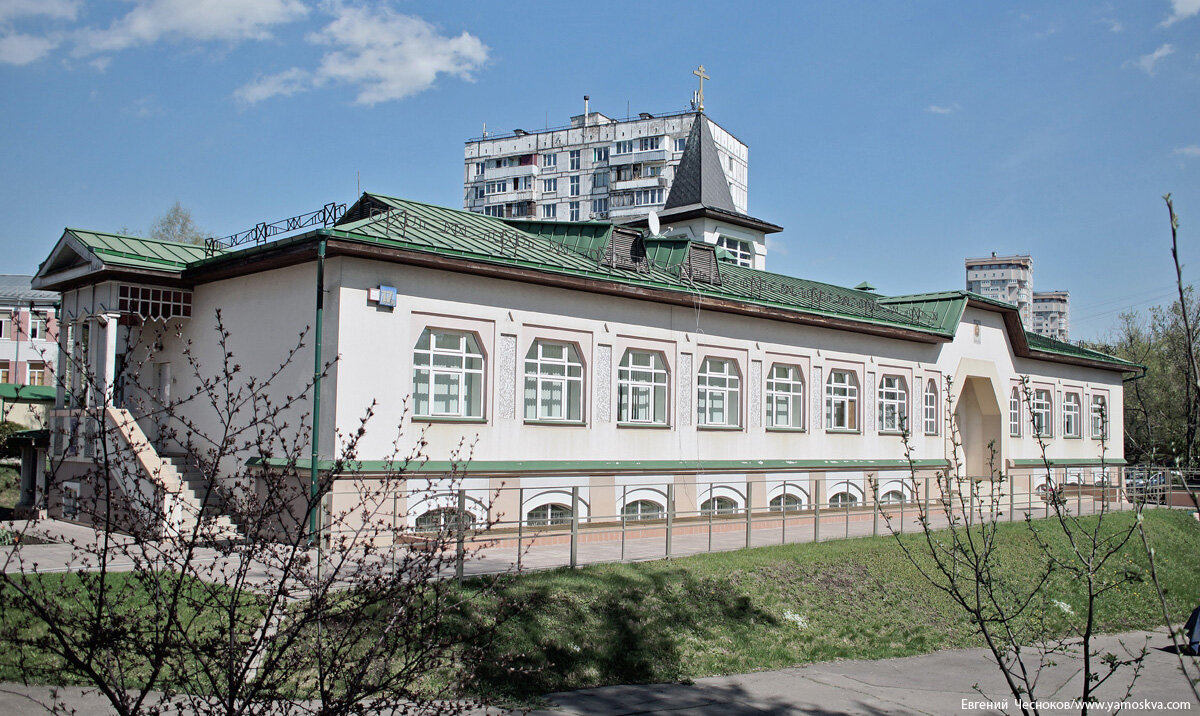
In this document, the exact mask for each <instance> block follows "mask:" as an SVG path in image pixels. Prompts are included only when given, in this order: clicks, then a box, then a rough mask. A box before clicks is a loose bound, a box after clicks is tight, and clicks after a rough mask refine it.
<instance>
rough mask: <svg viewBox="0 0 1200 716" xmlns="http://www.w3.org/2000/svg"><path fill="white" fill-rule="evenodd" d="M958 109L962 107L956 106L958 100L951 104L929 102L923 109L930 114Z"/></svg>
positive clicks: (952, 112) (953, 111)
mask: <svg viewBox="0 0 1200 716" xmlns="http://www.w3.org/2000/svg"><path fill="white" fill-rule="evenodd" d="M960 109H962V107H960V106H958V102H954V103H953V104H942V105H938V104H931V105H929V106H928V107H926V108H925V111H926V112H929V113H930V114H954V113H955V112H957V111H958V110H960Z"/></svg>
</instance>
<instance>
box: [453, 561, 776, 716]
mask: <svg viewBox="0 0 1200 716" xmlns="http://www.w3.org/2000/svg"><path fill="white" fill-rule="evenodd" d="M501 591H502V594H503V598H504V599H505V600H508V601H509V603H510V604H512V605H515V606H516V607H517V608H516V609H515V610H514V612H515V614H514V615H513V616H512V617H510V618H509V619H508V620H507V621H506V623H505V624H504V625H503V626H502V627H501V629H500V632H499V634H498V636H497V638H496V640H495V641H494V642H493V643H491V644H489V645H486V646H485V647H484V648H485V658H483V659H481V660H479V661H478V662H476V663H475V664H473V665H471V667H470V668H472V669H473V673H471V674H470V682H471V683H472V684H473V686H474V687H475V688H476V689H477V690H478V691H479V692H481V693H485V694H491V695H498V696H502V697H506V698H516V699H527V698H529V697H534V696H539V695H541V694H545V693H549V692H554V691H563V690H566V689H577V688H587V687H592V686H601V685H605V684H614V683H620V684H645V683H657V682H672V681H678V680H680V679H682V678H684V677H685V669H684V668H683V665H682V650H681V639H689V638H691V639H700V640H706V639H714V637H715V635H716V632H718V631H721V632H724V631H726V630H728V629H729V627H730V626H735V627H736V626H739V625H745V624H749V623H759V624H764V623H765V624H775V623H776V620H775V618H774V617H773V616H772V615H771V614H769V613H766V612H764V611H762V610H760V609H759V608H757V607H755V606H754V605H753V604H752V601H751V598H750V597H749V596H748V595H746V594H745V593H744V592H742V591H741V590H739V589H737V588H736V586H735V585H731V584H730V583H729V582H728V581H726V580H720V579H715V578H711V577H705V576H698V575H696V574H694V573H693V572H690V571H688V570H687V569H685V568H681V567H680V568H670V567H668V568H659V569H653V570H648V569H632V568H630V567H628V566H614V567H611V568H604V569H589V570H582V571H576V572H571V571H569V570H559V571H555V572H549V573H543V574H538V575H528V576H523V577H520V578H516V579H508V580H507V581H506V582H505V583H504V585H503V586H502V589H501ZM473 606H474V610H473V612H472V613H470V614H468V615H466V617H467V618H466V620H465V622H459V623H458V624H457V625H456V626H454V627H452V628H458V629H468V630H470V629H475V628H476V627H477V626H478V625H479V624H480V623H483V622H486V620H488V619H490V618H494V617H495V613H494V612H492V611H491V610H492V609H494V608H496V607H499V606H500V605H499V604H498V603H497V602H496V601H489V602H480V603H476V604H475V605H473ZM714 640H716V639H714Z"/></svg>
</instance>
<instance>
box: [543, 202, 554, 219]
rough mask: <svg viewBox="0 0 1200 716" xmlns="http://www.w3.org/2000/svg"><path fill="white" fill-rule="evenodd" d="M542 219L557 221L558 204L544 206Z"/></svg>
mask: <svg viewBox="0 0 1200 716" xmlns="http://www.w3.org/2000/svg"><path fill="white" fill-rule="evenodd" d="M542 218H543V219H557V218H558V204H542Z"/></svg>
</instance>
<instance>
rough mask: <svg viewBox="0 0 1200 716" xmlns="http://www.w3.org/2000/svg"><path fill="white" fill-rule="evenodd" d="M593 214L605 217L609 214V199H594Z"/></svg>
mask: <svg viewBox="0 0 1200 716" xmlns="http://www.w3.org/2000/svg"><path fill="white" fill-rule="evenodd" d="M592 213H593V214H596V215H600V216H603V215H604V214H607V213H608V199H592Z"/></svg>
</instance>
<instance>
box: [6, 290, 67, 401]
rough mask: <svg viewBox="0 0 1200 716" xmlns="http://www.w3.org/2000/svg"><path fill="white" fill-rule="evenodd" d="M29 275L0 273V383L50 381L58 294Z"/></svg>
mask: <svg viewBox="0 0 1200 716" xmlns="http://www.w3.org/2000/svg"><path fill="white" fill-rule="evenodd" d="M32 281H33V277H32V276H24V275H13V274H7V275H5V274H0V383H14V384H16V385H54V368H55V364H56V363H57V361H58V345H57V344H56V343H55V335H56V334H57V331H58V326H57V323H56V321H55V309H56V307H57V306H58V301H59V296H58V294H57V293H55V292H53V291H37V290H34V289H33V288H32V285H31V284H32Z"/></svg>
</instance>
